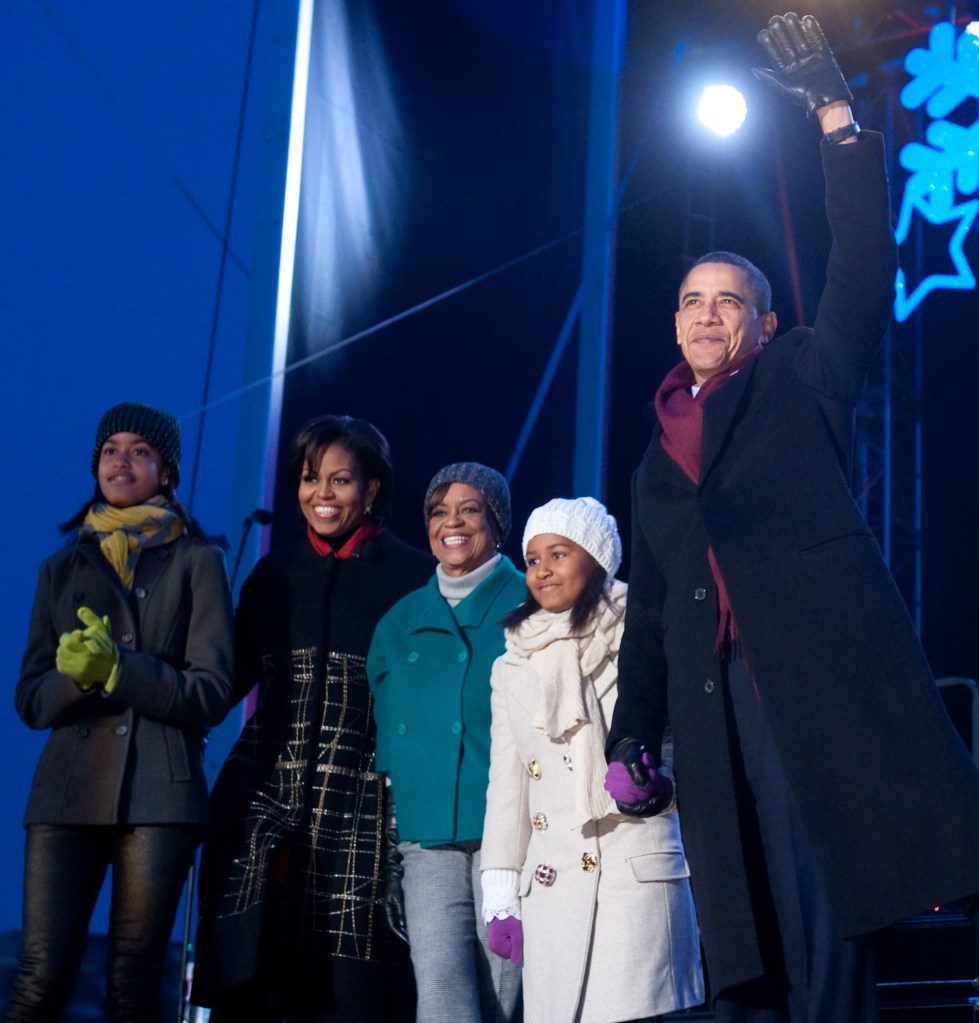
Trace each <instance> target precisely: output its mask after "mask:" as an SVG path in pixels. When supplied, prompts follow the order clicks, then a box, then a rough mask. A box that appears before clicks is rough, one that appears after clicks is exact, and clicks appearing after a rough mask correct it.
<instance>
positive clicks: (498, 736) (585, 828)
mask: <svg viewBox="0 0 979 1023" xmlns="http://www.w3.org/2000/svg"><path fill="white" fill-rule="evenodd" d="M523 549H524V557H525V558H526V561H527V587H528V589H529V591H530V597H529V599H528V600H527V601H526V602H525V603H524V604H522V605H521V606H520V607H519V608H518V609H517V610H516V611H514V612H513V613H512V614H511V615H509V616H508V617H507V618H506V619H504V624H505V625H506V627H507V645H506V652H505V653H504V654H503V655H502V656H501V657H500V658H499V659H498V660H497V661H496V663H495V665H494V667H493V674H492V714H493V724H492V747H491V752H490V782H489V791H488V794H487V808H486V820H485V826H484V830H483V857H482V868H483V870H482V888H483V915H484V918H485V919H486V920H487V922H488V927H489V943H490V949H491V950H492V951H494V952H495V953H496V954H497V955H500V956H503V957H505V958H509V959H512V960H514V961H520V959H521V958H523V959H524V960H525V962H524V978H523V988H524V1018H525V1023H572V1021H573V1023H620V1021H632V1020H640V1019H644V1020H645V1019H649V1018H651V1017H655V1016H658V1015H659V1014H661V1013H666V1012H671V1011H673V1010H676V1009H682V1008H685V1007H688V1006H692V1005H696V1004H698V1003H700V1002H702V1001H703V996H704V993H703V979H702V976H701V970H700V961H699V960H700V955H699V941H698V936H697V922H696V918H695V916H694V908H693V901H692V898H691V894H690V883H689V880H688V870H687V864H686V860H685V858H684V854H683V846H682V844H681V841H680V829H679V823H678V820H677V815H676V813H675V811H674V810H673V809H672V802H673V783H672V779H671V768H670V764H669V761H668V760H667V761H665V762H664V763H663V764H662V765H660V770H659V772H658V774H657V778H658V795H659V797H660V798H661V799H662V800H663V801H664V804H665V805H666V806H667V807H670V808H668V809H666V810H665V811H664V812H662V813H660V814H659V815H658V816H656V817H650V818H647V819H643V820H637V819H634V818H629V817H626V816H624V815H622V814H620V813H619V812H618V811H617V807H616V805H615V802H614V801H613V799H612V797H611V795H610V794H609V792H607V791H606V790H605V787H604V786H605V778H606V764H605V756H604V747H605V739H606V735H607V728H608V722H609V721H610V720H611V716H612V710H613V708H614V705H615V695H616V685H615V683H616V676H617V669H616V659H617V654H618V649H619V641H620V639H621V636H622V628H623V619H624V613H625V603H626V586H625V584H624V583H621V582H619V581H617V580H616V579H615V578H614V574H615V571H616V569H617V568H618V566H619V563H620V561H621V556H622V555H621V551H622V548H621V543H620V541H619V536H618V531H617V528H616V524H615V519H614V518H612V516H611V515H609V514H608V513H607V512H606V510H605V508H604V507H603V506H602V505H601V504H599V502H598V501H595V500H593V499H592V498H587V497H586V498H578V499H577V500H573V501H572V500H563V499H556V500H553V501H550V502H548V503H547V504H545V505H544V506H543V507H541V508H538V509H536V510H535V511H534V512H533V513H532V514H531V516H530V519H529V520H528V522H527V527H526V529H525V531H524V539H523ZM613 787H614V786H613ZM637 950H639V951H638V954H637Z"/></svg>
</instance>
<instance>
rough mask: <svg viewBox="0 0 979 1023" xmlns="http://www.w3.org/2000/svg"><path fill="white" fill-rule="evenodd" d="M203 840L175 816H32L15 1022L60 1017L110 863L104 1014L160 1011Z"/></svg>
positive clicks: (137, 1020)
mask: <svg viewBox="0 0 979 1023" xmlns="http://www.w3.org/2000/svg"><path fill="white" fill-rule="evenodd" d="M199 840H200V832H199V831H198V829H196V828H191V827H181V826H172V825H153V826H150V825H144V826H138V827H94V826H77V827H76V826H71V827H68V826H60V825H53V824H32V825H31V826H30V827H29V828H28V829H27V848H26V853H25V858H26V869H25V872H24V943H23V951H22V952H21V956H20V963H19V965H18V968H17V976H16V977H15V979H14V984H13V988H12V989H11V992H10V1002H9V1005H8V1008H7V1015H6V1017H5V1019H6V1020H7V1023H28V1021H29V1023H42V1021H43V1023H48V1021H54V1020H57V1019H59V1018H60V1017H61V1014H62V1012H63V1011H64V1009H65V1006H66V1005H67V1003H68V1000H69V998H70V997H71V991H72V987H73V985H74V982H75V978H76V976H77V974H78V968H79V965H80V963H81V958H82V954H83V952H84V950H85V937H86V934H87V932H88V923H89V918H90V917H91V915H92V909H93V907H94V905H95V900H96V898H97V897H98V894H99V889H100V888H101V887H102V882H103V880H104V878H105V872H106V868H107V867H109V866H110V865H111V867H112V901H111V906H110V910H109V965H108V978H107V981H108V982H107V990H106V1018H107V1019H110V1020H113V1021H114V1023H152V1021H154V1020H157V1019H158V1018H159V1012H160V1008H159V1000H160V987H161V982H162V978H163V967H164V963H165V962H166V956H167V948H168V946H169V942H170V932H171V930H172V929H173V919H174V916H175V914H176V912H177V904H178V902H179V901H180V891H181V887H182V886H183V882H184V878H185V877H186V875H187V870H188V868H189V867H190V864H191V862H192V861H193V857H194V851H195V849H196V848H197V844H198V842H199Z"/></svg>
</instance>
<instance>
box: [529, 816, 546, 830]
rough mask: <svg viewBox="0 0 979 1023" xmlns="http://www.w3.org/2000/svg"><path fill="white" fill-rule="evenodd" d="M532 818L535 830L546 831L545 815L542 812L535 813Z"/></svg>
mask: <svg viewBox="0 0 979 1023" xmlns="http://www.w3.org/2000/svg"><path fill="white" fill-rule="evenodd" d="M532 820H533V824H534V829H535V830H536V831H547V817H545V816H544V814H542V813H535V814H534V816H533V818H532Z"/></svg>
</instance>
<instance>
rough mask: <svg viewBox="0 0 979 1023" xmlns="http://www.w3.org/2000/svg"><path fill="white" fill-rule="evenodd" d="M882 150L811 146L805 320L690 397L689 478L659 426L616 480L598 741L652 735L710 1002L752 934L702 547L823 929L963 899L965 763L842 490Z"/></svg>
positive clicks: (749, 960)
mask: <svg viewBox="0 0 979 1023" xmlns="http://www.w3.org/2000/svg"><path fill="white" fill-rule="evenodd" d="M881 142H882V140H881V138H880V136H878V135H874V134H873V133H870V132H865V133H863V135H862V136H861V139H860V141H859V143H858V144H856V145H849V146H828V145H825V144H824V146H823V163H824V169H825V174H826V181H827V211H828V215H829V221H830V226H831V228H832V231H833V236H834V246H833V250H832V254H831V257H830V262H829V267H828V272H827V285H826V290H825V292H824V294H823V298H822V301H821V303H820V306H819V311H818V315H817V317H816V323H815V327H814V329H813V330H808V329H805V328H797V329H795V330H792V331H790V332H789V333H788V334H786V335H785V336H783V337H781V338H778V339H777V340H775V341H773V342H771V343H770V344H768V345H767V346H766V348H765V349H764V351H763V352H762V353H761V354H760V355H759V356H758V357H757V358H755V359H752V360H750V361H749V362H748V363H747V364H746V365H745V367H744V368H743V369H742V370H741V371H740V372H739V373H737V374H735V375H733V376H732V377H731V378H730V379H729V380H728V381H727V382H726V383H725V384H724V386H723V387H722V388H720V389H719V390H718V391H717V392H716V393H715V394H713V395H712V396H711V397H710V398H709V399H708V400H707V402H706V404H705V407H704V434H703V460H702V471H701V481H700V484H699V486H697V485H694V484H693V483H692V482H691V481H690V480H689V479H688V478H687V477H686V475H684V473H683V472H682V471H681V470H680V468H679V467H678V466H677V465H676V464H675V463H674V462H673V460H672V459H671V458H670V457H669V456H668V455H667V454H666V452H665V451H664V450H663V448H662V445H661V443H660V439H661V432H662V431H661V429H660V427H659V426H657V428H656V429H655V430H654V432H653V437H652V441H651V443H650V446H649V448H648V450H647V452H646V455H645V457H644V459H643V461H642V464H641V465H640V467H639V469H638V470H637V472H636V474H635V477H634V479H633V525H634V534H633V546H632V557H633V561H632V571H631V575H630V586H629V605H628V611H627V615H626V625H625V634H624V638H623V642H622V648H621V653H620V664H619V700H618V704H617V705H616V708H615V716H614V720H613V723H612V728H611V732H610V737H609V743H610V744H612V743H614V742H616V741H618V740H619V739H621V738H623V737H625V736H634V737H636V738H638V739H640V740H642V741H643V742H645V743H646V744H647V746H649V747H651V748H652V749H654V750H655V749H658V748H659V745H660V741H661V737H662V734H663V730H664V727H665V726H666V723H667V721H668V722H669V723H670V725H671V726H672V730H673V743H674V767H675V772H676V777H677V795H678V802H679V809H680V820H681V827H682V829H683V839H684V845H685V847H686V850H687V856H688V859H689V862H690V865H691V877H692V880H693V886H694V895H695V898H696V902H697V912H698V916H699V919H700V924H701V930H702V935H703V942H704V946H705V949H706V953H707V965H708V968H709V970H710V974H711V981H712V986H713V988H714V991H715V993H716V992H717V991H719V990H722V989H724V988H727V987H730V986H731V985H733V984H737V983H740V982H743V981H747V980H749V979H751V978H752V977H755V976H758V975H760V973H761V972H762V971H763V969H764V967H765V956H764V953H763V952H762V949H764V948H766V947H767V946H768V942H767V940H766V925H765V923H764V920H765V915H764V914H765V910H764V906H763V905H762V903H761V902H760V901H759V900H758V898H757V897H756V898H753V897H752V891H753V890H754V891H757V889H756V887H755V884H754V880H753V878H754V873H753V866H752V861H751V858H750V856H748V854H747V852H746V850H747V849H748V848H749V847H750V842H749V841H748V840H747V838H746V837H745V836H746V834H747V832H745V831H744V829H745V828H746V827H747V825H746V817H745V816H744V815H743V813H741V811H742V810H743V808H744V798H745V797H744V788H743V785H742V784H740V783H739V782H740V779H739V777H738V769H737V768H736V767H734V766H732V765H733V764H735V763H736V756H735V750H734V749H732V742H731V737H730V733H729V712H728V710H727V709H726V706H725V704H726V696H725V690H724V686H723V684H722V683H723V676H722V674H721V664H720V660H719V656H718V654H717V652H716V650H715V645H714V640H715V634H716V630H717V592H716V587H715V585H714V582H713V580H712V576H711V571H710V568H709V566H708V561H707V548H708V545H709V546H710V547H711V548H712V549H713V551H714V554H715V556H716V558H717V562H718V564H719V566H720V569H721V573H722V575H723V578H724V582H725V584H726V587H727V589H728V592H729V595H730V599H731V604H732V608H733V611H734V616H735V619H736V621H737V624H738V629H739V632H740V636H741V640H742V647H743V650H744V653H745V656H746V659H747V662H748V664H749V667H750V670H751V672H752V676H753V678H754V681H755V684H756V687H757V689H758V693H759V698H760V700H761V703H762V706H763V707H764V710H765V713H766V718H767V721H768V723H769V725H770V727H771V731H772V734H773V737H774V739H775V743H776V745H777V747H778V750H779V753H780V756H781V760H782V763H783V766H784V769H785V771H786V774H787V776H788V779H789V782H790V784H791V787H792V790H793V793H794V795H795V797H796V800H797V803H798V806H799V809H800V812H801V815H802V818H803V820H804V823H805V825H806V829H807V832H808V835H809V838H810V840H811V842H812V845H813V848H814V853H815V856H816V860H817V862H818V863H819V865H820V867H821V868H822V871H823V874H824V876H825V879H826V881H827V884H828V888H829V893H830V896H831V898H832V900H833V904H834V908H835V911H836V916H837V919H838V922H839V924H840V927H841V929H842V931H843V932H844V933H845V934H846V935H855V934H860V933H865V932H869V931H873V930H876V929H878V928H880V927H883V926H885V925H887V924H889V923H891V922H893V921H895V920H898V919H901V918H903V917H905V916H907V915H910V914H912V913H915V912H919V911H921V910H924V909H926V908H927V907H930V906H932V905H934V904H936V903H941V902H945V901H948V900H950V899H953V898H955V897H959V896H963V895H966V894H968V893H971V892H975V891H979V855H977V849H979V774H977V772H976V769H975V765H974V764H973V762H972V760H971V758H970V757H969V756H968V754H967V752H966V750H965V748H964V746H963V745H962V743H961V742H960V741H959V740H958V737H957V736H956V735H955V733H954V731H953V729H952V728H951V725H950V724H949V721H948V719H947V716H946V714H945V712H944V709H943V707H942V704H941V701H940V698H939V696H938V694H937V691H936V689H935V686H934V684H933V681H932V678H931V674H930V671H929V668H928V665H927V663H926V661H925V658H924V654H923V652H922V650H921V647H920V645H919V643H918V640H917V638H916V636H915V633H914V629H913V627H912V624H911V621H910V619H909V618H908V615H907V612H906V610H905V608H904V604H903V602H902V600H901V597H900V595H899V593H898V591H897V589H896V587H895V586H894V583H893V581H892V579H891V576H890V573H889V572H888V569H887V567H886V565H885V564H884V562H883V559H882V557H881V553H880V550H879V548H878V546H877V543H876V541H875V540H874V537H873V535H872V533H871V531H870V529H869V527H868V526H867V523H866V522H865V521H864V519H863V518H862V517H861V515H860V513H859V511H858V509H857V507H856V505H855V504H854V502H853V500H852V498H851V495H850V487H849V468H850V467H849V456H850V449H851V444H852V437H853V413H854V407H855V405H856V403H857V401H858V399H859V396H860V393H861V390H862V387H863V383H864V380H865V376H866V373H867V371H868V369H869V367H870V364H871V362H872V361H873V359H874V356H875V353H876V350H877V346H878V343H879V341H880V339H881V336H882V334H883V331H884V329H885V326H886V324H887V318H888V311H889V303H890V298H891V296H892V294H893V290H892V288H893V281H894V272H895V247H894V242H893V238H892V235H891V231H890V222H889V214H888V204H887V187H886V180H885V174H884V157H883V146H882V144H881ZM746 861H747V862H746ZM767 936H770V934H769V935H767Z"/></svg>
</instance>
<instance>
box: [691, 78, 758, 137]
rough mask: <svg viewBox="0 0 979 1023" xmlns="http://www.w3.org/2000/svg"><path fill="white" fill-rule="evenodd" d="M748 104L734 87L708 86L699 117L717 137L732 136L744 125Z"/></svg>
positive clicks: (702, 98) (701, 100) (699, 108)
mask: <svg viewBox="0 0 979 1023" xmlns="http://www.w3.org/2000/svg"><path fill="white" fill-rule="evenodd" d="M747 113H748V104H747V103H746V102H745V99H744V96H742V95H741V93H740V92H738V90H737V89H735V88H734V86H732V85H708V86H707V88H706V89H704V92H703V95H702V96H701V97H700V105H699V106H698V107H697V117H698V119H699V120H700V123H701V124H702V125H703V126H704V127H705V128H709V129H710V130H711V131H712V132H714V134H715V135H731V134H733V133H734V132H736V131H737V130H738V128H740V127H741V125H742V124H744V119H745V116H746V115H747Z"/></svg>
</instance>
